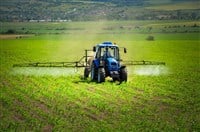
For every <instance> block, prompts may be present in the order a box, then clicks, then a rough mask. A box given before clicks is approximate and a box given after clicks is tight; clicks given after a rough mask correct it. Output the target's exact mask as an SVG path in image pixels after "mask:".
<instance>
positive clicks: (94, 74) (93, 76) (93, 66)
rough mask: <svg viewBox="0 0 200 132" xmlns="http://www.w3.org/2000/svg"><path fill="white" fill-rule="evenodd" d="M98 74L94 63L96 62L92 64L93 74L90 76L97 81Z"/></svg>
mask: <svg viewBox="0 0 200 132" xmlns="http://www.w3.org/2000/svg"><path fill="white" fill-rule="evenodd" d="M96 74H97V73H96V69H95V65H94V63H92V65H91V76H90V77H91V80H92V81H95V80H96V79H97V77H96V76H97V75H96Z"/></svg>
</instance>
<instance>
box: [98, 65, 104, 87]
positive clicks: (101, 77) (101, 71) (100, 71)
mask: <svg viewBox="0 0 200 132" xmlns="http://www.w3.org/2000/svg"><path fill="white" fill-rule="evenodd" d="M97 82H98V83H101V82H105V70H104V68H99V69H98V75H97Z"/></svg>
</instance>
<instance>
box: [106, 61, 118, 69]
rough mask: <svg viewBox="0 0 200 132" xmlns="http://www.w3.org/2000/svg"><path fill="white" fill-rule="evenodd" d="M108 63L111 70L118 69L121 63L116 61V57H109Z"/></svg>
mask: <svg viewBox="0 0 200 132" xmlns="http://www.w3.org/2000/svg"><path fill="white" fill-rule="evenodd" d="M106 60H107V65H108V70H109V71H118V69H119V63H118V62H117V61H116V59H115V58H107V59H106Z"/></svg>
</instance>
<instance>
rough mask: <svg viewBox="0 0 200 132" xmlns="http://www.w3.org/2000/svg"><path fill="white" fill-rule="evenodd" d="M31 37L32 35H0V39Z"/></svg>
mask: <svg viewBox="0 0 200 132" xmlns="http://www.w3.org/2000/svg"><path fill="white" fill-rule="evenodd" d="M31 36H33V35H32V34H28V35H24V34H5V35H4V34H0V39H20V38H27V37H31Z"/></svg>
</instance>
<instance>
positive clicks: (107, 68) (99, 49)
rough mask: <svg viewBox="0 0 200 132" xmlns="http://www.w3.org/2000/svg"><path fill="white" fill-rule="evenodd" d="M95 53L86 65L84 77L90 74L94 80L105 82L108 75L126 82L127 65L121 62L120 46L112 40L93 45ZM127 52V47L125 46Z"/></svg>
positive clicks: (114, 79) (115, 79)
mask: <svg viewBox="0 0 200 132" xmlns="http://www.w3.org/2000/svg"><path fill="white" fill-rule="evenodd" d="M93 51H94V53H95V55H94V58H93V59H92V60H91V62H90V64H89V66H88V67H85V71H84V77H85V78H87V77H88V76H89V74H90V77H91V80H92V81H97V82H98V83H101V82H104V81H105V78H106V77H108V76H109V77H111V78H112V79H113V81H120V82H123V81H124V82H126V81H127V69H126V66H124V65H121V64H120V61H121V60H120V55H119V47H118V46H117V45H115V44H113V43H112V42H103V43H101V44H97V45H96V46H95V47H93ZM124 53H126V48H124Z"/></svg>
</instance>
